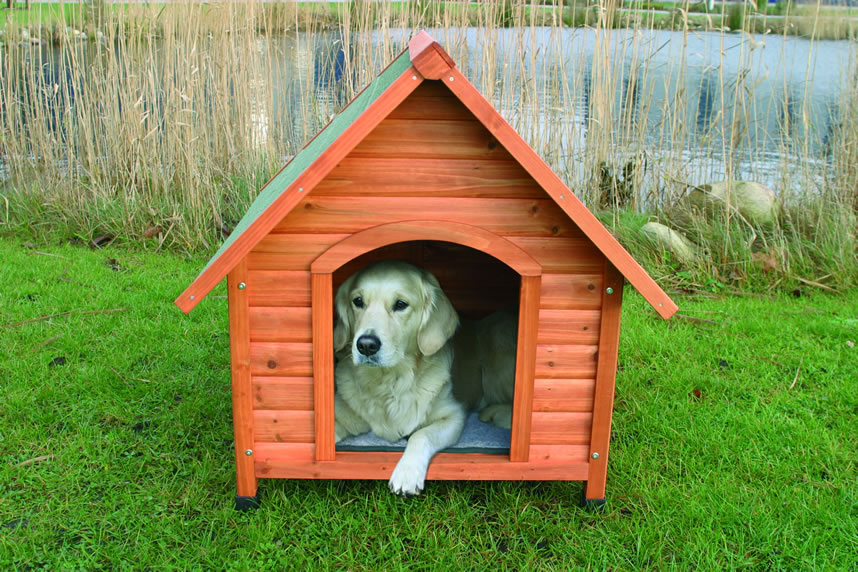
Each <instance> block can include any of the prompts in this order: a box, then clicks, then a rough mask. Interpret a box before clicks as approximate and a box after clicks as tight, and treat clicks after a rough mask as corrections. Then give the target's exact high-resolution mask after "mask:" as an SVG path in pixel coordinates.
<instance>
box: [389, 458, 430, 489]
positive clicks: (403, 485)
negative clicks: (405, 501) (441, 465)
mask: <svg viewBox="0 0 858 572" xmlns="http://www.w3.org/2000/svg"><path fill="white" fill-rule="evenodd" d="M425 481H426V468H425V467H418V466H414V465H413V464H411V463H407V462H406V463H403V462H401V461H400V462H399V463H398V464H397V465H396V468H395V469H393V474H392V475H391V476H390V481H388V483H387V486H388V487H390V492H392V493H394V494H397V495H399V496H403V497H410V496H415V495H419V494H420V493H421V492H422V491H423V485H424V483H425Z"/></svg>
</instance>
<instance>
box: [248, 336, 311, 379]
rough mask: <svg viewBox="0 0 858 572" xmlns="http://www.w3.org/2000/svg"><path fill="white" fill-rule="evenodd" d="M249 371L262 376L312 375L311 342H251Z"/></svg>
mask: <svg viewBox="0 0 858 572" xmlns="http://www.w3.org/2000/svg"><path fill="white" fill-rule="evenodd" d="M250 373H251V374H252V375H254V376H256V375H258V376H263V377H276V376H283V377H308V376H311V375H313V344H307V343H281V342H251V344H250Z"/></svg>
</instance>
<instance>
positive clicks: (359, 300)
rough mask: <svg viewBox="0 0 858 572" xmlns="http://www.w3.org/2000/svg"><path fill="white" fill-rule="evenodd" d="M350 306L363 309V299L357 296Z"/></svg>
mask: <svg viewBox="0 0 858 572" xmlns="http://www.w3.org/2000/svg"><path fill="white" fill-rule="evenodd" d="M352 304H354V305H355V308H363V298H361V297H360V296H358V297H357V298H355V299H354V300H352Z"/></svg>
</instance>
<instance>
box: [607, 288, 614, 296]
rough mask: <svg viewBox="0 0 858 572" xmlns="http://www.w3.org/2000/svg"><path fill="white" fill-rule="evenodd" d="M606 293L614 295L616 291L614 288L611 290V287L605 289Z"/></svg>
mask: <svg viewBox="0 0 858 572" xmlns="http://www.w3.org/2000/svg"><path fill="white" fill-rule="evenodd" d="M605 292H607V293H608V294H613V293H614V289H613V288H611V287H608V288H605Z"/></svg>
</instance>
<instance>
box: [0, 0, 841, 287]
mask: <svg viewBox="0 0 858 572" xmlns="http://www.w3.org/2000/svg"><path fill="white" fill-rule="evenodd" d="M572 4H573V5H574V7H573V8H567V7H565V3H564V2H556V3H554V4H551V5H547V6H541V5H537V4H526V3H511V2H480V3H476V4H473V5H470V6H466V5H459V4H449V3H444V2H437V1H429V2H410V3H391V2H387V1H384V2H371V1H370V0H356V1H354V2H349V3H342V4H338V5H335V6H331V5H328V4H326V3H320V4H318V5H299V4H296V3H286V2H256V1H254V0H251V1H248V2H244V3H232V2H229V3H224V4H207V3H202V2H198V1H197V2H195V1H188V0H185V1H182V2H176V3H171V4H169V5H166V6H163V5H161V6H157V7H156V6H148V5H142V4H141V5H138V4H130V5H128V6H127V7H124V8H122V9H116V8H114V9H111V10H102V11H100V12H99V17H98V19H97V20H94V19H90V20H89V22H90V25H89V28H88V29H89V32H90V37H91V38H94V37H96V33H98V36H97V39H96V40H95V41H93V40H89V41H81V40H79V39H76V37H75V33H74V31H73V30H66V29H64V28H62V27H60V28H59V29H56V30H53V31H51V32H50V36H51V37H52V38H53V39H54V42H55V43H54V44H48V45H40V44H38V43H35V44H34V43H33V41H32V39H31V40H30V41H22V40H23V38H22V36H21V32H20V30H17V29H13V28H11V27H9V28H8V29H7V30H6V42H5V44H4V45H2V48H0V161H2V168H3V169H4V170H5V172H4V173H3V174H2V176H3V177H4V178H5V183H4V186H3V189H4V190H2V191H0V192H2V194H3V195H5V197H6V199H8V201H9V204H10V205H11V206H10V207H9V208H10V210H11V217H10V218H11V220H12V221H16V224H19V225H20V224H29V225H31V226H33V227H34V228H35V227H40V226H41V225H46V226H51V227H55V228H56V227H60V228H61V229H63V231H64V232H66V233H70V234H76V235H79V236H82V237H85V238H90V237H92V236H94V235H97V234H110V235H116V236H124V237H129V238H131V239H140V238H142V237H143V236H144V235H145V236H150V235H156V236H158V237H159V238H158V245H159V246H161V245H167V246H171V247H178V248H182V249H186V250H194V249H197V248H200V247H203V248H211V247H212V246H214V244H213V243H214V242H217V241H218V240H219V238H220V234H221V233H222V232H224V231H225V230H228V229H229V227H230V225H231V224H232V223H234V222H235V220H237V218H238V217H239V216H240V215H241V213H242V212H243V211H244V209H245V208H246V206H247V205H248V204H249V202H250V201H251V200H252V198H253V197H254V196H255V194H256V192H257V191H258V189H259V187H260V186H261V185H262V184H263V183H264V182H265V180H266V179H267V177H269V176H270V175H271V174H273V173H274V172H275V171H276V170H277V169H278V168H279V167H280V166H281V165H282V164H283V162H284V161H285V160H287V159H288V157H290V156H291V155H293V154H294V153H295V152H297V150H299V149H300V148H301V146H302V145H303V144H304V143H305V142H306V141H307V140H309V138H310V137H311V136H312V135H313V134H314V133H315V132H316V131H317V130H318V129H320V128H321V127H322V126H323V125H324V124H325V123H326V122H327V121H328V120H329V119H330V117H331V115H332V114H333V113H335V112H336V111H337V110H338V109H339V108H340V107H341V106H342V105H344V104H345V103H346V102H347V101H348V100H349V99H350V98H351V97H352V96H353V95H354V94H355V93H356V92H357V91H358V90H359V89H361V87H362V86H364V85H365V84H366V83H368V82H369V81H370V80H371V79H372V77H373V76H374V75H375V74H376V73H378V72H379V71H380V70H381V69H382V68H383V67H384V66H385V65H386V64H387V63H388V62H389V61H390V60H391V59H392V58H393V57H394V55H395V54H396V53H398V52H399V51H400V50H402V49H404V48H405V46H406V45H407V40H408V37H409V35H410V34H411V33H412V32H413V31H415V30H418V29H420V28H429V29H430V30H431V32H432V33H433V35H435V37H436V38H438V39H439V40H440V41H441V42H442V43H443V44H444V45H445V46H446V47H447V49H448V50H449V51H450V53H451V55H452V57H453V59H454V60H456V61H457V62H458V64H459V66H460V68H462V70H463V71H464V73H466V75H468V76H469V77H470V78H471V79H472V81H473V82H474V83H475V84H476V86H477V87H478V88H479V89H480V90H481V91H482V92H483V93H484V94H485V95H486V96H487V97H488V98H489V99H490V100H492V101H493V102H494V103H495V104H496V105H497V107H498V108H499V109H500V110H501V111H502V113H503V114H504V115H505V116H506V117H507V118H508V120H509V121H510V122H511V123H512V124H513V126H514V127H515V128H516V129H517V130H518V131H519V132H520V133H522V135H523V136H524V137H525V138H526V139H527V140H528V141H529V142H530V144H531V145H532V146H533V147H534V148H535V149H536V150H537V151H538V152H539V153H540V154H541V155H542V156H543V157H544V158H545V159H546V160H547V161H548V162H549V164H550V165H551V166H552V167H553V168H554V169H555V171H557V172H558V173H560V174H561V176H563V177H564V178H565V179H566V181H567V182H568V183H569V184H570V186H571V187H572V188H573V189H575V191H576V193H578V194H579V196H580V197H582V198H583V199H584V200H585V201H586V202H587V204H588V205H590V206H591V207H592V208H594V209H600V208H601V209H607V212H608V215H609V216H608V217H607V218H606V219H605V220H606V221H607V222H608V223H609V224H611V225H613V226H615V227H617V232H618V234H620V235H621V236H623V237H624V239H625V240H626V241H627V242H628V243H630V244H632V246H631V247H632V248H638V249H639V248H640V246H639V245H635V244H634V243H637V242H638V241H637V240H636V239H635V237H634V235H633V234H629V232H630V231H629V229H624V228H621V225H622V224H626V223H627V222H628V221H629V220H632V219H629V218H628V217H627V216H625V215H624V214H623V213H629V212H636V213H649V214H651V215H653V216H658V215H659V214H660V213H663V212H667V211H668V210H669V209H671V208H673V207H674V206H675V205H676V204H677V203H678V202H679V201H680V200H681V197H682V196H683V194H684V193H685V192H686V190H687V189H688V188H689V186H693V185H698V184H702V183H704V182H708V181H712V180H718V179H739V178H741V179H752V180H763V181H766V182H768V183H769V184H771V185H772V186H773V187H774V188H775V191H776V192H777V194H778V196H779V197H780V198H781V201H782V202H783V204H784V207H785V212H786V213H787V215H788V216H787V217H786V219H788V220H791V221H793V222H792V223H791V226H789V227H788V228H786V229H785V228H781V227H778V228H777V229H775V230H772V229H757V230H756V231H752V232H754V233H755V234H754V236H756V237H760V236H763V237H764V238H765V239H766V240H765V241H763V243H761V242H759V241H756V242H754V243H753V244H752V245H751V246H748V245H749V244H751V243H748V240H747V236H745V235H742V237H740V238H736V232H734V231H733V230H730V229H734V230H735V228H737V226H736V225H737V224H738V228H742V227H743V225H742V224H741V223H737V222H736V221H734V220H731V217H733V211H732V210H731V209H727V210H726V211H725V213H724V220H719V221H718V223H717V225H715V226H717V227H718V228H722V229H724V231H723V232H721V231H715V230H712V228H710V227H711V226H712V225H710V227H706V228H709V230H708V231H707V230H706V228H704V227H703V226H700V225H696V226H693V228H691V227H690V228H687V229H685V230H687V231H689V232H691V233H692V236H690V237H689V238H691V239H692V240H693V241H696V242H697V243H698V245H699V246H700V252H701V253H703V254H702V256H703V255H705V260H702V261H701V263H700V264H699V265H698V267H697V268H696V269H695V272H701V273H702V272H705V273H709V274H710V275H711V274H712V273H713V272H714V273H715V274H718V273H719V272H720V274H719V275H721V276H723V275H725V274H726V271H725V270H724V268H725V266H724V265H725V264H726V265H732V266H733V267H735V266H738V267H742V268H745V269H746V270H747V269H752V267H753V266H754V264H755V262H754V260H755V257H754V253H755V252H756V251H759V250H760V248H763V250H765V251H766V252H769V251H772V252H775V251H778V249H781V250H784V249H786V250H789V249H790V248H793V247H791V246H788V245H787V243H788V242H789V241H799V244H801V245H810V246H800V247H798V248H799V251H798V254H797V255H792V256H786V255H783V256H781V257H780V259H779V260H780V262H779V263H778V265H777V269H778V272H781V273H785V272H789V271H790V269H793V270H794V271H795V272H801V273H808V274H807V277H808V278H817V277H819V276H821V274H818V272H821V269H822V268H823V267H826V266H825V265H824V264H822V263H820V262H819V259H821V258H825V256H826V253H829V252H830V248H832V245H833V244H834V242H835V241H837V240H838V239H839V237H838V236H837V235H835V234H832V233H833V231H831V232H829V231H828V230H825V231H823V232H822V234H825V237H824V238H823V237H821V235H820V233H819V232H817V233H816V234H813V235H808V233H806V232H804V231H802V230H801V229H802V228H807V227H808V226H809V223H808V221H810V220H811V218H808V217H804V216H803V215H802V214H801V213H802V212H804V211H805V210H807V209H809V208H810V209H811V210H813V209H815V210H813V212H814V214H813V217H812V220H813V221H816V222H817V223H823V222H824V223H825V224H828V223H829V222H830V221H831V220H834V219H831V217H834V218H836V219H837V220H838V221H840V222H839V223H837V225H836V228H837V229H838V231H837V232H840V231H843V230H844V229H847V230H848V225H849V224H850V221H852V222H854V212H855V203H856V190H855V189H856V188H858V171H856V169H855V165H856V164H858V161H856V160H855V158H854V157H855V153H854V149H855V146H854V142H855V140H856V137H858V135H856V131H855V130H856V125H858V108H856V105H855V101H856V99H858V98H856V96H855V92H854V90H846V91H844V96H843V97H842V98H841V100H840V102H839V104H838V105H839V117H840V118H841V119H840V120H839V124H838V126H837V127H836V128H832V129H831V130H824V129H820V128H821V126H819V125H815V124H814V121H815V119H814V118H815V117H817V116H814V114H813V113H811V112H810V110H809V108H808V106H809V105H810V102H811V101H812V99H813V94H812V92H811V91H810V90H811V89H812V86H811V85H808V86H806V87H805V90H804V93H801V94H796V93H795V92H794V90H793V91H791V90H790V89H791V88H788V87H787V86H786V83H787V79H786V78H787V77H788V75H789V74H792V73H796V68H798V70H799V72H802V73H809V72H810V71H812V70H813V69H814V66H816V65H818V64H817V63H816V62H815V60H814V57H813V49H814V46H813V45H811V48H810V52H809V54H808V55H807V57H806V59H805V60H804V61H788V59H787V58H785V57H784V58H782V64H781V65H782V66H783V69H781V70H772V69H762V68H761V67H760V65H759V62H760V54H761V53H762V51H763V50H765V49H770V48H767V47H765V44H766V42H769V43H772V44H774V43H778V42H775V41H774V40H773V39H772V38H778V41H779V43H780V44H781V45H783V46H786V42H785V40H784V36H779V37H776V36H772V35H769V36H763V35H759V34H757V35H754V34H751V33H750V32H744V33H743V34H741V35H737V34H735V33H727V32H722V33H720V34H719V35H716V36H713V35H711V33H710V34H707V35H705V37H704V36H701V35H700V33H698V32H696V31H695V30H694V29H693V26H691V25H689V23H688V15H687V8H688V5H687V4H686V5H685V10H684V11H683V10H680V12H679V15H680V17H681V18H684V20H683V22H684V23H683V24H682V25H681V26H680V31H679V32H674V33H672V35H671V36H670V38H669V39H668V38H667V37H666V36H660V35H657V34H656V33H654V32H652V31H651V30H650V27H652V26H654V25H655V19H656V17H657V15H656V14H655V13H653V12H634V13H632V12H626V11H619V10H617V3H616V2H614V1H607V0H602V2H600V3H599V4H598V6H597V7H596V9H594V10H583V8H582V7H581V6H578V5H577V4H575V3H572ZM680 7H681V6H680ZM582 11H583V12H582ZM582 13H583V14H586V17H587V18H588V19H587V22H589V24H588V25H587V26H585V27H582V28H577V29H570V28H568V27H567V26H566V24H564V22H569V21H572V20H573V19H578V18H579V16H578V15H576V14H582ZM721 18H722V25H723V19H724V18H726V16H725V15H724V14H722V16H721ZM752 20H754V19H752V18H747V17H746V18H745V19H744V21H745V23H746V28H748V29H752V24H750V23H749V22H751V21H752ZM475 23H476V24H477V25H474V24H475ZM716 24H717V22H716ZM31 28H36V24H35V23H34V24H33V25H31ZM36 33H38V32H36ZM102 34H103V35H102ZM43 35H47V32H45V31H43ZM701 38H703V39H705V40H706V41H708V42H713V41H714V42H717V43H718V44H719V45H718V49H717V52H718V53H720V56H718V57H716V58H715V59H714V60H705V59H702V58H701V54H700V53H698V51H699V50H700V49H701V45H702V44H701V41H702V40H701ZM783 49H786V47H784V48H783ZM671 61H679V62H684V63H682V64H680V65H667V63H668V62H671ZM772 73H774V74H782V75H783V78H784V79H783V82H784V89H783V93H782V94H780V95H774V96H771V97H768V96H767V97H761V96H760V95H759V94H758V89H759V86H760V85H762V84H763V83H764V81H765V80H766V76H767V75H768V74H772ZM854 77H855V76H854V75H853V76H852V77H851V79H853V80H854ZM845 83H848V81H846V82H845ZM773 110H774V111H773ZM773 112H775V113H776V115H777V116H778V117H780V118H781V119H780V127H779V129H776V130H775V132H774V133H772V132H770V131H771V127H772V126H771V124H770V122H769V121H768V118H769V117H771V116H772V113H773ZM825 144H828V145H830V148H831V149H832V150H833V151H834V155H833V161H828V160H825V159H824V158H823V159H821V158H820V157H822V156H823V153H822V152H821V151H820V149H822V148H823V147H824V146H825ZM778 158H779V159H778ZM809 205H812V207H811V206H809ZM832 205H833V206H832ZM850 217H852V218H850ZM793 219H795V220H793ZM633 220H640V217H638V218H634V217H633ZM826 221H827V222H826ZM7 224H11V223H7ZM617 225H620V226H617ZM741 232H745V231H744V230H742V231H741ZM694 233H696V234H694ZM790 233H792V234H790ZM847 235H848V238H847V239H846V240H845V241H844V240H840V242H839V244H838V246H837V248H838V251H839V252H840V253H841V254H840V256H839V257H838V260H839V261H840V262H841V263H843V264H845V267H846V268H848V269H849V270H848V271H847V272H845V273H841V274H843V275H842V276H838V280H839V281H840V283H841V284H844V285H847V284H852V283H854V282H855V267H856V261H855V238H854V232H852V234H851V235H849V234H848V233H847ZM779 241H780V242H779ZM766 249H768V250H766ZM642 255H643V256H646V253H642ZM803 257H806V258H807V259H808V261H804V258H803ZM660 260H661V263H662V264H663V263H664V262H665V259H664V258H663V257H662V258H661V259H660ZM712 260H717V262H715V263H713V262H712ZM797 260H798V261H800V262H801V264H800V265H798V266H796V264H798V262H796V261H797ZM667 262H670V261H669V256H668V259H667ZM713 264H714V265H715V266H713ZM674 266H675V265H674ZM668 267H669V268H673V266H671V265H670V264H668V266H666V267H665V268H668ZM713 268H714V270H713ZM719 268H720V270H719ZM766 271H767V272H768V270H766ZM739 274H741V273H739ZM739 274H737V273H735V272H734V273H733V274H732V275H734V276H738V275H739Z"/></svg>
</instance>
